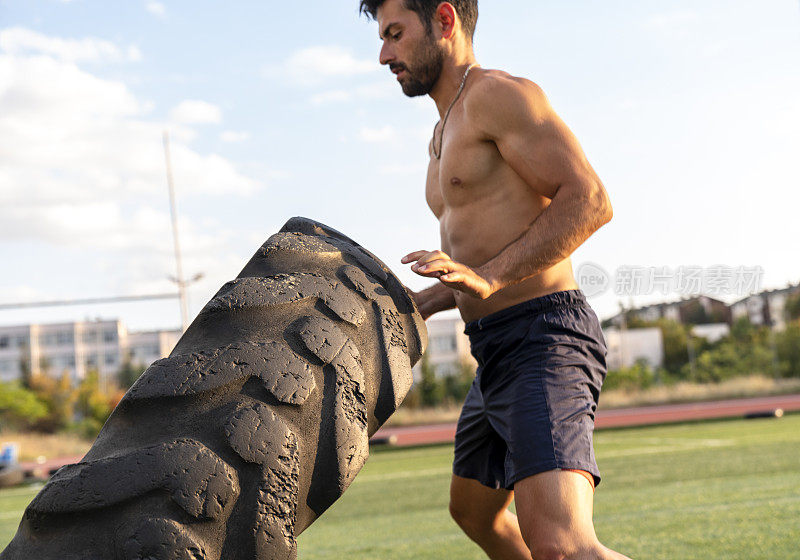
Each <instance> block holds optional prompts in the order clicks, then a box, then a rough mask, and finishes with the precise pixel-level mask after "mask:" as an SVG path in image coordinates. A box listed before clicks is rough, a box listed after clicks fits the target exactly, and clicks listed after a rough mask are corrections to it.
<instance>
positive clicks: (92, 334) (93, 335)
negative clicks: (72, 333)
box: [83, 331, 97, 344]
mask: <svg viewBox="0 0 800 560" xmlns="http://www.w3.org/2000/svg"><path fill="white" fill-rule="evenodd" d="M83 342H84V344H93V343H95V342H97V332H96V331H85V332H84V333H83Z"/></svg>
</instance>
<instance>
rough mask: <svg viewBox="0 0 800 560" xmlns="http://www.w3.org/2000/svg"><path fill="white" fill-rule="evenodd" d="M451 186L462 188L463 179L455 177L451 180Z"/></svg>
mask: <svg viewBox="0 0 800 560" xmlns="http://www.w3.org/2000/svg"><path fill="white" fill-rule="evenodd" d="M450 184H451V185H453V186H454V187H460V186H461V179H459V178H458V177H453V178H452V179H450Z"/></svg>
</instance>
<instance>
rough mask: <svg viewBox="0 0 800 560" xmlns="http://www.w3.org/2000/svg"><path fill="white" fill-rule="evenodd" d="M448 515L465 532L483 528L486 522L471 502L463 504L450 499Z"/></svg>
mask: <svg viewBox="0 0 800 560" xmlns="http://www.w3.org/2000/svg"><path fill="white" fill-rule="evenodd" d="M450 517H452V518H453V521H455V522H456V524H458V526H459V527H461V528H462V529H463V530H464V531H465V532H467V533H473V532H477V531H481V530H485V525H486V522H485V521H484V519H483V516H481V515H479V514H478V512H477V511H476V510H475V506H474V505H472V504H464V503H460V502H458V501H457V500H453V499H451V500H450Z"/></svg>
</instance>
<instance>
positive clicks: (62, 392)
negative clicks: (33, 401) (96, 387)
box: [31, 373, 77, 432]
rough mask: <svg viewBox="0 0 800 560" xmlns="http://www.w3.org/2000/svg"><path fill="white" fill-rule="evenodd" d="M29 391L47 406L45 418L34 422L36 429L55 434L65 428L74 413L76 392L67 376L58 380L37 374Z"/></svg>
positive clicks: (62, 376) (64, 374)
mask: <svg viewBox="0 0 800 560" xmlns="http://www.w3.org/2000/svg"><path fill="white" fill-rule="evenodd" d="M31 390H32V391H33V392H34V393H35V394H36V396H37V397H38V398H39V399H40V400H41V401H42V402H43V403H45V405H46V406H47V416H45V417H44V418H42V419H40V420H39V421H38V422H36V425H35V427H36V429H38V430H41V431H43V432H56V431H58V430H61V429H63V428H66V427H67V426H68V425H69V423H70V422H71V421H72V418H73V415H74V412H75V399H76V396H77V395H76V391H75V387H74V386H73V384H72V380H71V379H70V377H69V374H67V373H63V374H62V375H61V376H59V377H58V378H54V377H51V376H49V375H46V374H42V373H40V374H37V375H34V376H33V377H32V378H31Z"/></svg>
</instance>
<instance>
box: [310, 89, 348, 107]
mask: <svg viewBox="0 0 800 560" xmlns="http://www.w3.org/2000/svg"><path fill="white" fill-rule="evenodd" d="M351 99H353V94H352V93H351V92H349V91H345V90H343V89H334V90H330V91H322V92H320V93H315V94H314V95H312V96H311V97H310V98H309V101H310V102H311V104H312V105H331V104H333V103H343V102H346V101H350V100H351Z"/></svg>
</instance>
